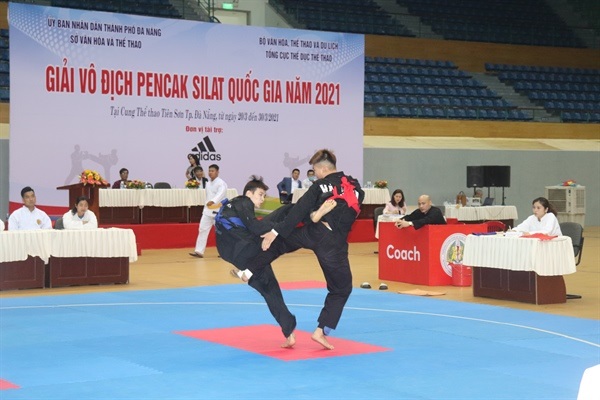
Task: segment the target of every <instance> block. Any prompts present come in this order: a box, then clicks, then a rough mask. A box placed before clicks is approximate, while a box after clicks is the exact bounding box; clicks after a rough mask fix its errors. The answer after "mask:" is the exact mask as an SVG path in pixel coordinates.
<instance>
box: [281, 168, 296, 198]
mask: <svg viewBox="0 0 600 400" xmlns="http://www.w3.org/2000/svg"><path fill="white" fill-rule="evenodd" d="M299 177H300V170H299V169H298V168H294V170H293V171H292V177H291V178H290V177H285V178H283V180H282V181H281V182H279V183H278V184H277V190H278V191H279V200H280V201H281V202H282V203H283V204H289V203H291V202H292V195H293V194H294V190H296V189H302V182H301V181H300V180H299V179H298V178H299Z"/></svg>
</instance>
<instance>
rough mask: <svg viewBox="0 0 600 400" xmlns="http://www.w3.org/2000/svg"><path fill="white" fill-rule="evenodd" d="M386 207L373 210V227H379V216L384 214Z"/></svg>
mask: <svg viewBox="0 0 600 400" xmlns="http://www.w3.org/2000/svg"><path fill="white" fill-rule="evenodd" d="M384 209H385V207H377V208H375V209H374V210H373V229H377V218H379V216H380V215H382V214H383V210H384Z"/></svg>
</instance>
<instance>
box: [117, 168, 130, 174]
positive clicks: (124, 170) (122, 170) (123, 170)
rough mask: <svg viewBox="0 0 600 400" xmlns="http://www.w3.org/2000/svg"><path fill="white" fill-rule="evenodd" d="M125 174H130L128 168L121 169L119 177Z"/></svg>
mask: <svg viewBox="0 0 600 400" xmlns="http://www.w3.org/2000/svg"><path fill="white" fill-rule="evenodd" d="M123 172H129V170H128V169H127V168H121V169H120V170H119V175H121V174H122V173H123Z"/></svg>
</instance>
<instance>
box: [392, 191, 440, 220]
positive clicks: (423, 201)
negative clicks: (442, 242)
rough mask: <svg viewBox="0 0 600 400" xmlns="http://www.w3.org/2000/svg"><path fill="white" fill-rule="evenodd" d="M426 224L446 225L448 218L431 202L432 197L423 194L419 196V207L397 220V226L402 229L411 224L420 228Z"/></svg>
mask: <svg viewBox="0 0 600 400" xmlns="http://www.w3.org/2000/svg"><path fill="white" fill-rule="evenodd" d="M425 225H446V219H445V218H444V214H443V213H442V211H441V210H440V209H439V208H437V207H434V206H433V205H432V204H431V198H430V197H429V196H428V195H426V194H423V195H421V196H419V208H418V209H417V210H415V211H413V212H412V213H410V214H409V215H407V216H406V217H404V218H403V219H402V220H401V221H398V222H396V226H397V227H398V228H400V229H402V228H408V227H409V226H414V227H415V229H420V228H422V227H423V226H425Z"/></svg>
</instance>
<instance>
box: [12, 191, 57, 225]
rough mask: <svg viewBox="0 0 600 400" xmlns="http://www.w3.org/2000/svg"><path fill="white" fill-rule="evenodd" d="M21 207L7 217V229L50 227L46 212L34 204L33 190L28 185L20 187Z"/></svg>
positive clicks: (50, 223)
mask: <svg viewBox="0 0 600 400" xmlns="http://www.w3.org/2000/svg"><path fill="white" fill-rule="evenodd" d="M21 198H22V199H23V207H21V208H19V209H18V210H16V211H14V212H13V213H12V214H11V215H10V217H9V218H8V230H9V231H24V230H32V229H52V222H51V221H50V217H48V214H46V213H45V212H43V211H42V210H40V209H39V208H37V207H36V206H35V202H36V198H35V192H34V191H33V189H32V188H31V187H29V186H25V187H24V188H23V189H21Z"/></svg>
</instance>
